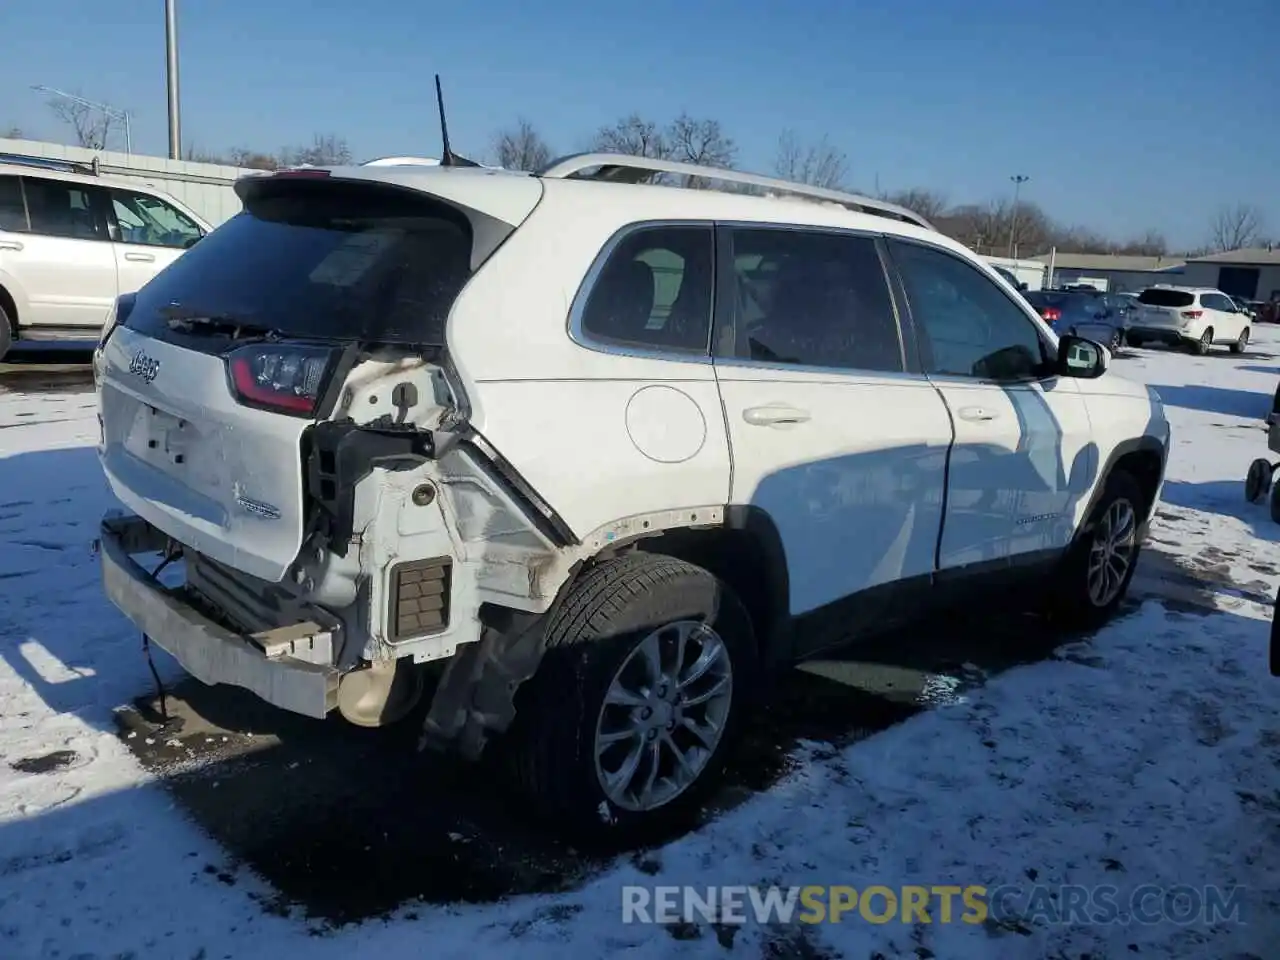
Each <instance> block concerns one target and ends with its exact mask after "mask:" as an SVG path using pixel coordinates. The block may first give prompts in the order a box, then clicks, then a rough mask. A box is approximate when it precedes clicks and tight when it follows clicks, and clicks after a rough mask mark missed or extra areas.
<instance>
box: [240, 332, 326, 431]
mask: <svg viewBox="0 0 1280 960" xmlns="http://www.w3.org/2000/svg"><path fill="white" fill-rule="evenodd" d="M337 355H338V351H336V350H334V349H332V348H330V347H313V346H307V345H300V344H267V343H255V344H252V345H250V346H247V347H241V348H240V349H239V350H236V351H233V352H232V353H230V354H228V355H227V373H228V376H229V379H230V381H231V391H232V393H233V394H234V395H235V398H236V400H237V401H238V402H239V403H241V404H243V405H244V406H246V407H258V408H259V409H262V410H271V411H273V412H275V413H287V414H290V415H291V416H298V417H307V416H311V415H312V414H314V413H315V412H316V408H317V407H318V406H319V404H320V398H321V397H322V396H323V395H324V389H325V386H326V385H327V383H328V380H329V373H330V371H331V370H332V369H333V367H334V363H335V360H336V357H337Z"/></svg>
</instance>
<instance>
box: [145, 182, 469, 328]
mask: <svg viewBox="0 0 1280 960" xmlns="http://www.w3.org/2000/svg"><path fill="white" fill-rule="evenodd" d="M471 244H472V234H471V227H470V224H469V222H468V221H467V219H466V217H465V216H464V215H463V214H462V213H461V212H459V211H457V210H456V209H454V208H452V207H450V206H448V205H447V204H444V203H441V202H439V201H435V200H432V199H431V198H430V197H424V196H422V195H421V194H417V193H410V192H408V191H399V190H395V189H388V188H386V187H382V186H368V185H363V184H339V183H333V182H320V183H316V182H310V181H292V182H282V183H280V184H279V185H275V186H274V189H264V190H261V191H260V193H259V194H258V195H256V196H254V197H252V198H251V199H250V200H249V201H248V203H247V204H246V209H245V210H244V211H243V212H241V213H239V214H237V215H236V216H235V217H233V218H232V219H231V220H229V221H227V222H226V223H225V224H223V225H222V226H221V227H219V228H218V229H217V230H215V231H213V233H211V234H209V235H208V236H207V237H205V238H204V239H203V240H201V241H199V242H198V243H196V244H195V245H194V246H193V247H191V248H190V249H189V250H187V251H186V252H185V253H184V254H183V255H182V256H180V257H179V258H178V259H177V260H175V261H174V262H173V264H171V265H170V266H169V267H167V268H166V269H165V270H164V271H162V272H161V273H160V274H159V275H158V276H157V277H156V278H155V279H154V280H152V281H151V282H150V283H148V284H147V285H146V286H144V287H143V288H142V290H140V291H139V293H138V298H137V302H136V304H135V306H134V309H133V311H132V312H131V313H130V315H129V317H128V319H127V321H126V325H127V326H129V327H130V328H132V329H135V330H138V331H139V332H141V333H145V334H147V335H148V336H153V337H157V338H159V339H165V340H173V339H181V337H180V336H179V337H175V336H173V335H172V334H173V331H172V330H170V323H169V321H170V319H171V318H172V317H173V316H174V315H175V313H179V314H181V315H182V316H197V317H202V316H207V317H214V318H227V319H232V320H235V321H239V322H243V323H246V324H252V325H254V326H261V327H266V328H269V329H271V330H276V331H279V332H280V333H282V334H285V335H286V336H292V337H310V338H316V339H322V340H362V341H369V342H375V343H401V344H422V345H427V346H443V344H444V327H445V320H446V318H447V317H448V314H449V309H450V307H451V306H452V305H453V301H454V299H455V298H456V297H457V295H458V293H459V292H460V291H461V290H462V287H463V285H465V284H466V282H467V280H468V279H469V277H470V275H471V267H470V262H471Z"/></svg>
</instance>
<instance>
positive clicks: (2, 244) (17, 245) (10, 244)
mask: <svg viewBox="0 0 1280 960" xmlns="http://www.w3.org/2000/svg"><path fill="white" fill-rule="evenodd" d="M21 249H22V243H21V242H20V241H18V240H0V250H21Z"/></svg>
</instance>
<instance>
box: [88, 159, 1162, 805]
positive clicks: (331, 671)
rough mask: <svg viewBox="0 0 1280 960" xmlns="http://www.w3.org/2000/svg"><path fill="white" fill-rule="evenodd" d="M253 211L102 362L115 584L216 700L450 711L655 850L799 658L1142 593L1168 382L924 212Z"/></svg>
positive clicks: (368, 715)
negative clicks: (1005, 600) (1018, 606)
mask: <svg viewBox="0 0 1280 960" xmlns="http://www.w3.org/2000/svg"><path fill="white" fill-rule="evenodd" d="M656 178H663V179H664V180H666V181H667V183H668V184H672V183H674V184H677V185H678V184H690V185H710V184H713V183H721V184H726V183H727V184H728V186H730V187H731V188H732V192H729V191H721V190H713V189H685V188H682V187H680V186H677V185H662V184H652V183H646V182H638V181H648V180H653V179H656ZM746 190H750V191H754V192H755V193H757V194H759V193H765V194H770V195H769V196H759V195H754V196H753V195H748V194H747V193H746V192H744V191H746ZM237 192H238V193H239V194H240V196H241V198H242V200H243V202H244V205H245V210H244V211H243V212H242V213H240V214H239V215H237V216H236V217H234V218H233V219H232V220H230V221H229V222H227V223H226V224H224V225H223V226H221V227H219V228H218V229H217V230H216V231H214V232H213V233H212V234H211V235H210V236H209V237H208V238H207V239H205V240H204V241H202V242H201V243H200V244H199V245H197V246H196V247H195V248H193V249H192V250H191V251H190V252H188V253H187V254H185V255H184V256H183V257H182V258H181V259H179V260H178V261H176V262H175V263H174V264H172V265H171V266H170V267H169V268H168V269H167V270H165V271H164V272H163V273H161V274H160V275H159V276H158V277H156V278H155V280H153V281H152V282H151V283H149V284H147V285H146V286H145V287H143V288H142V289H141V290H140V291H139V292H138V293H137V295H136V296H128V297H124V298H122V299H121V301H120V303H119V305H118V309H117V312H116V315H115V317H114V318H113V321H112V324H111V326H110V329H109V330H108V331H107V333H106V335H105V337H104V339H103V343H102V345H101V347H100V350H99V352H98V354H97V356H96V358H95V368H96V371H97V378H98V383H99V402H100V408H101V418H102V441H101V459H102V465H103V468H104V470H105V471H106V475H107V478H108V480H109V481H110V484H111V488H112V489H113V490H114V491H115V493H116V495H117V496H118V497H119V499H120V500H121V501H122V502H123V503H124V505H125V506H126V507H127V508H128V510H129V511H131V512H130V513H127V514H121V515H113V516H110V517H108V518H106V519H105V520H104V523H103V527H102V536H101V547H102V558H103V575H104V579H105V584H106V589H107V592H108V594H109V595H110V597H111V599H112V600H113V601H114V602H115V603H116V604H117V605H118V606H119V607H120V608H121V609H122V610H123V611H124V612H125V613H126V614H128V616H129V617H130V618H131V619H132V620H133V621H134V622H135V623H136V624H137V625H138V626H139V627H140V628H141V630H142V631H143V632H144V634H145V635H147V636H148V637H149V638H150V639H151V640H152V641H154V642H155V643H156V644H157V645H159V646H161V647H163V648H164V649H166V650H168V651H169V652H170V653H172V654H173V655H174V656H175V657H176V658H177V659H178V660H179V661H180V662H181V663H182V665H183V666H185V667H186V669H187V670H188V671H190V673H192V674H193V675H194V676H196V677H197V678H199V679H200V680H203V681H204V682H206V683H211V684H217V683H225V684H232V685H235V686H239V687H243V688H246V689H248V690H251V691H253V692H254V693H256V694H257V695H258V696H260V697H262V698H263V699H265V700H267V701H269V702H270V703H273V704H275V705H277V706H279V707H281V708H284V709H286V710H292V711H296V712H298V713H301V714H305V715H308V716H311V717H316V718H321V717H324V716H326V715H327V714H328V713H329V712H330V711H332V710H337V711H338V712H339V713H341V715H342V716H344V717H346V718H347V719H348V720H350V721H352V722H353V723H357V724H361V725H365V726H377V725H381V724H386V723H391V722H394V721H396V720H398V719H400V718H402V717H404V716H406V715H407V714H408V712H409V711H410V710H411V709H412V707H413V706H414V704H415V703H416V702H418V701H419V700H420V698H421V697H422V695H423V691H424V690H425V689H431V690H432V693H431V699H430V706H429V709H428V710H427V712H426V719H425V734H426V735H425V738H424V741H425V743H427V744H430V745H434V746H442V747H451V748H456V749H459V750H461V751H462V752H463V753H464V754H466V755H468V756H472V757H475V756H478V755H479V754H480V753H481V751H482V749H484V748H485V745H486V743H488V742H490V741H494V740H495V738H497V739H498V740H500V741H502V742H501V743H497V742H495V743H494V745H495V746H497V747H499V748H501V750H503V751H504V752H506V754H507V755H508V756H509V757H510V758H511V759H512V760H513V763H512V767H513V768H514V770H515V771H516V773H517V776H518V779H519V781H520V782H521V783H522V784H523V785H524V786H525V787H526V788H527V790H528V791H529V793H530V795H531V796H532V797H533V798H534V799H535V800H536V801H537V803H538V805H539V806H540V808H541V809H543V810H544V811H546V812H547V813H548V814H549V815H551V816H553V817H554V818H555V819H556V822H558V823H559V824H561V825H562V826H563V825H571V826H573V827H581V826H584V825H586V824H595V825H597V826H600V825H608V826H609V827H612V828H617V827H625V826H628V825H638V824H640V823H643V822H645V821H648V820H650V819H652V818H655V817H664V816H667V815H670V814H672V813H673V812H676V811H679V810H681V809H682V808H686V807H688V806H689V805H691V804H694V803H696V802H697V799H698V797H699V795H700V793H701V791H702V790H703V789H705V788H706V786H707V785H708V784H709V783H712V782H714V778H713V773H714V771H715V769H716V768H717V767H718V766H719V764H720V762H721V760H722V759H723V757H724V752H725V750H726V745H727V744H728V743H729V742H730V740H731V737H732V733H733V730H734V728H735V726H736V725H737V724H738V723H739V722H740V720H741V718H742V717H743V715H744V713H745V712H746V711H748V710H749V709H751V704H752V702H753V698H754V696H755V694H756V692H757V690H758V688H759V684H758V681H759V680H760V679H761V678H762V677H763V676H764V675H765V674H767V673H768V672H770V671H773V670H776V669H778V668H779V667H780V666H782V665H785V664H789V663H792V662H794V661H796V660H798V659H802V658H805V657H810V656H813V655H815V654H818V653H820V652H822V651H823V650H825V649H827V648H829V647H831V646H832V645H833V644H838V643H843V642H846V641H848V640H851V639H855V638H857V637H858V636H861V635H864V634H866V633H868V632H871V631H874V630H880V629H883V628H885V627H888V626H891V625H894V624H899V623H902V622H903V621H904V620H905V619H907V618H909V617H911V616H913V615H916V614H918V613H920V612H922V611H925V610H927V609H930V608H935V607H938V606H942V605H951V604H955V603H957V602H962V603H975V602H980V601H979V598H981V597H983V596H985V597H988V598H990V597H992V596H994V597H996V598H997V599H996V602H1000V600H999V598H1000V597H1004V596H1008V595H1009V594H1008V593H1006V592H1002V591H1007V590H1008V589H1009V588H1010V587H1011V585H1012V586H1024V585H1036V584H1039V583H1051V584H1053V586H1054V589H1055V594H1054V597H1053V599H1054V600H1055V601H1056V605H1057V608H1058V609H1059V610H1060V611H1061V612H1063V613H1065V614H1067V615H1070V616H1072V617H1074V618H1077V619H1079V620H1081V621H1084V622H1087V623H1098V622H1101V621H1102V620H1103V619H1105V618H1106V617H1107V616H1109V615H1110V613H1111V612H1112V611H1113V610H1115V608H1116V606H1117V605H1118V604H1119V603H1120V601H1121V599H1122V597H1123V595H1124V592H1125V589H1126V588H1127V586H1128V583H1129V578H1130V577H1131V576H1132V574H1133V568H1134V562H1135V560H1136V558H1137V554H1138V550H1139V546H1140V543H1141V539H1142V535H1143V532H1144V530H1145V527H1146V524H1147V521H1148V519H1149V517H1150V516H1151V514H1152V511H1153V509H1154V506H1155V504H1156V502H1157V499H1158V496H1159V491H1160V487H1161V483H1162V480H1163V476H1164V465H1165V457H1166V453H1167V450H1168V445H1169V427H1168V423H1167V421H1166V420H1165V417H1164V413H1163V409H1162V407H1161V406H1160V403H1159V400H1158V398H1156V397H1155V396H1154V395H1152V394H1150V393H1149V391H1148V390H1147V389H1146V388H1145V387H1143V386H1140V385H1137V384H1134V383H1131V382H1129V381H1126V380H1124V379H1122V378H1120V377H1118V376H1116V375H1115V374H1114V373H1113V372H1111V371H1109V370H1108V363H1109V354H1108V353H1107V351H1106V350H1105V349H1104V348H1102V347H1101V346H1100V345H1098V344H1096V343H1093V342H1090V341H1087V340H1083V339H1080V338H1077V337H1066V336H1064V337H1061V338H1059V337H1057V336H1055V335H1054V333H1053V332H1052V331H1051V330H1050V329H1049V328H1048V327H1047V326H1046V325H1045V324H1044V323H1043V321H1042V320H1041V319H1040V318H1039V317H1038V316H1037V315H1036V314H1035V313H1034V311H1032V310H1031V308H1030V307H1029V306H1028V305H1027V303H1026V302H1025V301H1024V300H1023V299H1022V297H1021V296H1019V294H1018V292H1017V291H1016V290H1015V289H1014V288H1013V287H1012V286H1010V285H1009V284H1008V283H1007V282H1006V281H1004V280H1002V279H1001V278H1000V277H999V276H998V275H997V274H996V273H995V272H994V271H992V269H991V268H990V267H989V266H988V265H987V264H986V263H984V262H983V261H982V260H981V259H980V258H978V257H977V256H975V255H974V254H973V253H972V252H971V251H969V250H967V249H966V248H964V247H962V246H961V245H959V244H957V243H955V242H953V241H951V240H948V239H947V238H945V237H943V236H942V235H940V234H939V233H938V232H937V231H935V230H933V229H932V228H931V227H930V225H929V224H928V223H926V222H925V221H924V220H922V219H921V218H920V217H918V216H916V215H915V214H913V213H911V212H910V211H907V210H903V209H901V208H899V207H894V206H892V205H889V204H884V203H881V202H879V201H875V200H870V199H867V198H864V197H857V196H852V195H848V194H842V193H837V192H834V191H829V190H820V189H815V188H810V187H805V186H802V185H800V184H794V183H786V182H782V181H776V180H771V179H768V178H763V177H755V176H752V175H750V174H742V173H736V172H730V171H725V170H714V169H710V168H706V167H698V166H688V165H684V164H678V163H669V162H664V161H658V160H648V159H644V158H637V157H623V156H611V155H585V156H578V157H571V158H567V159H565V160H562V161H559V162H557V163H556V164H554V165H552V167H550V168H549V169H547V170H544V171H543V172H542V173H541V174H539V175H526V174H516V173H510V172H505V171H494V170H487V169H477V168H463V167H457V166H452V165H449V164H443V165H441V166H436V167H423V166H412V167H410V166H396V165H381V166H376V167H370V166H365V167H351V168H334V169H306V170H296V171H288V172H284V173H279V174H276V175H273V176H265V177H257V178H252V179H246V180H242V181H240V182H239V183H238V185H237ZM147 556H150V557H151V560H150V561H146V559H145V558H146V557H147ZM166 564H173V566H172V567H171V569H170V570H169V572H168V573H166V574H163V575H161V574H158V573H157V572H156V571H157V570H158V568H159V567H160V566H161V565H166ZM175 571H180V572H179V573H178V575H177V579H176V581H170V580H168V579H166V578H167V577H168V575H169V573H174V572H175ZM990 591H995V593H991V592H990ZM424 673H425V674H426V675H424ZM427 680H431V681H433V685H430V684H428V683H427V682H426V681H427Z"/></svg>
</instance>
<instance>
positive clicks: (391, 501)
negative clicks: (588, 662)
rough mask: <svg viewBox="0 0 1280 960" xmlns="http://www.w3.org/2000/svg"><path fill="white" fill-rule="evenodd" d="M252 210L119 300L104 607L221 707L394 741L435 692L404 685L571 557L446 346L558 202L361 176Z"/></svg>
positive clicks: (106, 364)
mask: <svg viewBox="0 0 1280 960" xmlns="http://www.w3.org/2000/svg"><path fill="white" fill-rule="evenodd" d="M237 191H238V192H239V193H240V196H241V198H242V200H243V201H244V205H245V210H244V211H243V212H242V213H240V214H239V215H237V216H236V217H235V218H233V219H232V220H230V221H228V223H226V224H225V225H223V226H222V227H221V228H219V229H218V230H216V231H214V232H213V233H212V234H210V235H209V236H208V237H207V238H205V239H204V240H202V241H201V243H200V244H198V245H196V246H195V247H194V248H192V250H190V251H188V252H187V253H186V254H185V255H184V256H183V257H182V258H180V259H179V260H177V261H176V262H175V263H174V264H173V265H172V266H171V267H169V268H168V269H166V270H165V271H164V272H163V273H161V274H160V275H159V276H158V277H156V278H155V279H154V280H153V281H152V282H151V283H149V284H148V285H146V286H145V287H144V288H143V289H142V290H141V291H139V292H138V294H137V295H136V297H132V298H126V299H123V300H122V301H121V303H120V305H119V312H118V315H117V316H116V317H115V318H114V320H113V322H112V325H111V326H110V327H109V328H108V330H107V332H106V333H105V335H104V338H103V343H102V344H101V346H100V347H99V351H98V353H97V356H96V357H95V370H96V375H97V380H98V392H99V408H100V417H101V423H102V437H101V443H100V456H101V461H102V465H103V469H104V471H105V473H106V476H107V478H108V481H109V483H110V485H111V487H112V490H113V491H114V492H115V494H116V496H117V497H118V498H119V499H120V501H121V502H122V503H123V504H124V506H125V507H126V508H127V512H125V513H119V514H113V515H111V516H109V517H107V518H105V519H104V521H103V527H102V537H101V547H102V557H103V576H104V582H105V585H106V589H107V592H108V595H109V596H110V598H111V599H112V601H113V602H114V603H115V604H116V605H117V606H118V607H120V608H121V609H122V610H123V611H124V612H125V613H126V614H127V615H128V616H129V617H130V618H131V619H132V620H133V621H134V623H135V624H137V626H138V627H139V628H140V629H141V630H142V631H143V633H144V634H145V635H147V636H149V637H150V639H151V640H152V641H153V642H155V643H156V644H157V645H159V646H161V647H163V648H164V649H166V650H168V651H169V652H170V653H171V654H173V655H174V656H175V657H176V658H177V659H178V661H179V662H180V663H182V664H183V666H184V667H185V668H186V669H187V670H188V671H189V672H190V673H192V674H193V675H194V676H196V677H197V678H199V679H200V680H202V681H204V682H206V683H210V684H216V683H227V684H232V685H235V686H239V687H243V688H245V689H249V690H252V691H253V692H254V693H256V694H257V695H259V696H260V697H262V698H263V699H265V700H267V701H268V702H271V703H273V704H275V705H277V706H280V707H283V708H286V709H289V710H293V711H295V712H299V713H303V714H306V715H310V716H314V717H323V716H325V715H326V714H327V713H328V712H329V711H330V710H332V709H334V708H335V707H336V708H338V709H340V710H341V712H342V714H343V715H344V716H345V717H347V718H348V719H349V720H352V721H353V722H356V723H360V724H363V725H369V726H376V725H380V724H383V723H387V722H391V721H393V720H395V719H397V718H398V717H399V716H402V715H403V714H404V713H405V712H406V711H407V710H408V709H409V708H410V707H411V706H412V705H413V703H414V702H415V701H416V699H417V696H418V693H419V692H420V689H421V679H420V672H419V671H416V670H412V669H407V668H408V667H411V666H412V665H413V664H417V663H423V662H427V661H433V660H439V659H443V658H446V657H450V656H452V655H453V654H454V653H455V651H457V649H458V647H459V646H462V645H464V644H469V643H472V642H474V641H476V640H477V639H478V638H479V637H480V633H481V623H480V615H479V611H480V610H481V608H482V606H483V605H485V604H489V605H496V606H498V607H501V608H504V609H506V610H508V611H517V612H518V611H525V612H528V613H535V614H536V613H537V612H539V611H542V610H545V609H546V607H547V606H548V605H549V604H550V601H551V597H550V596H549V595H548V590H549V588H548V587H547V586H546V585H548V584H551V585H555V584H558V583H559V582H560V581H561V580H562V579H563V575H562V574H563V571H559V572H555V571H553V568H556V567H557V565H563V564H564V563H565V561H564V559H563V553H562V548H563V547H565V546H566V545H567V544H568V543H569V541H570V540H571V538H572V535H571V534H569V532H568V531H566V530H564V529H563V527H562V526H561V525H559V524H558V523H557V522H556V519H555V516H554V514H553V513H552V511H551V510H550V508H549V507H547V506H546V505H545V504H542V503H540V502H538V501H537V499H536V497H535V496H534V495H533V494H532V493H531V492H529V491H528V490H527V488H524V486H523V485H522V482H521V481H520V478H519V477H518V476H516V475H515V474H514V473H513V472H512V471H511V470H510V468H509V467H508V466H507V465H506V464H505V463H504V461H503V460H502V458H501V456H500V455H499V454H498V453H497V452H496V451H494V450H492V449H491V448H490V447H489V445H488V444H487V443H486V442H485V440H484V438H483V437H480V436H478V435H477V434H475V433H474V431H473V430H472V429H471V427H470V425H469V423H468V405H467V398H466V392H465V389H464V388H463V386H462V384H460V383H459V381H458V378H457V376H456V374H455V373H454V370H453V366H452V364H451V363H450V358H449V354H448V349H447V342H446V336H445V334H446V321H448V320H449V318H450V316H451V313H453V312H454V308H455V304H456V303H457V302H458V300H459V297H460V296H461V294H462V293H463V291H464V289H465V288H466V286H467V284H468V283H469V282H470V280H471V278H472V277H473V276H474V275H475V274H476V273H477V271H479V270H482V269H484V267H485V264H486V263H487V262H488V261H489V260H490V259H491V258H492V257H494V256H495V252H496V251H498V250H499V248H500V247H501V245H502V243H503V241H504V240H505V239H506V238H507V237H508V236H509V235H510V234H511V233H512V232H513V231H514V230H516V229H518V227H519V226H520V224H521V223H523V222H524V220H525V218H527V217H528V215H529V214H530V212H532V210H533V209H534V207H535V206H536V205H537V203H538V201H539V199H540V196H541V191H542V186H541V183H540V182H539V181H538V180H537V179H535V178H532V177H522V176H516V175H511V174H506V173H496V172H493V171H480V170H471V169H449V168H434V169H431V170H421V169H415V170H412V171H397V170H394V169H389V168H374V169H370V168H354V169H348V170H334V171H325V170H319V171H315V170H307V171H297V172H293V173H285V174H279V175H275V176H270V177H261V178H249V179H246V180H243V181H241V182H240V183H239V184H238V185H237ZM498 255H500V254H498ZM453 322H465V318H461V319H459V318H456V317H455V318H454V321H453ZM161 563H164V564H166V565H168V566H170V567H171V568H176V569H178V570H180V571H181V575H180V576H178V577H176V578H172V579H170V578H166V577H161V576H158V575H156V574H155V570H156V566H158V565H159V564H161ZM153 564H155V565H154V566H153ZM553 573H554V575H553ZM552 589H553V588H552Z"/></svg>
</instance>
